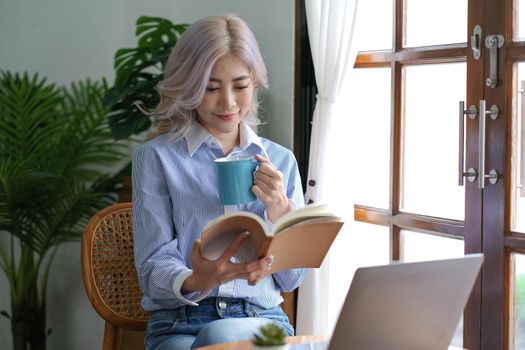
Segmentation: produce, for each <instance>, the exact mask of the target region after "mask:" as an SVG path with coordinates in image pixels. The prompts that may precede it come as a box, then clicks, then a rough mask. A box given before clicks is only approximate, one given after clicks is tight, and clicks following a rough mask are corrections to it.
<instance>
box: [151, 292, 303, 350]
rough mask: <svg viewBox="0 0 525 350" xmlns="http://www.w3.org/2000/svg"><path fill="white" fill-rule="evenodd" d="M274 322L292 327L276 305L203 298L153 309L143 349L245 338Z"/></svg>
mask: <svg viewBox="0 0 525 350" xmlns="http://www.w3.org/2000/svg"><path fill="white" fill-rule="evenodd" d="M269 322H274V323H277V324H278V325H279V326H281V328H283V330H284V331H285V333H286V334H288V335H293V334H294V330H293V327H292V325H291V324H290V322H289V320H288V317H287V316H286V314H285V313H284V312H283V310H282V309H281V307H280V306H276V307H274V308H271V309H264V308H261V307H259V306H256V305H253V304H250V303H249V302H247V301H245V300H243V299H237V298H222V297H214V298H206V299H204V300H202V301H200V302H199V306H183V307H179V308H177V309H164V310H157V311H153V312H152V313H151V315H150V319H149V321H148V326H147V329H146V339H145V345H146V350H189V349H193V348H197V347H201V346H206V345H211V344H217V343H223V342H231V341H239V340H247V339H251V338H252V337H253V333H254V331H255V330H257V329H258V328H259V327H260V326H262V325H264V324H266V323H269Z"/></svg>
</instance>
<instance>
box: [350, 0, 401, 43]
mask: <svg viewBox="0 0 525 350" xmlns="http://www.w3.org/2000/svg"><path fill="white" fill-rule="evenodd" d="M393 4H394V2H393V1H392V0H365V1H360V2H359V8H358V13H357V20H356V27H355V31H354V38H355V40H356V45H357V50H359V51H370V50H391V49H392V16H393Z"/></svg>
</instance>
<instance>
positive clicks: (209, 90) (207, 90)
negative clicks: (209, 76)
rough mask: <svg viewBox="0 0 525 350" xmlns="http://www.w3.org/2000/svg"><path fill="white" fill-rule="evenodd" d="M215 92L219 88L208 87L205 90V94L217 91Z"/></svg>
mask: <svg viewBox="0 0 525 350" xmlns="http://www.w3.org/2000/svg"><path fill="white" fill-rule="evenodd" d="M217 90H219V88H216V87H210V86H208V87H207V88H206V92H214V91H217Z"/></svg>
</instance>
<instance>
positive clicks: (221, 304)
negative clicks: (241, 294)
mask: <svg viewBox="0 0 525 350" xmlns="http://www.w3.org/2000/svg"><path fill="white" fill-rule="evenodd" d="M219 309H222V310H224V309H226V302H225V301H219Z"/></svg>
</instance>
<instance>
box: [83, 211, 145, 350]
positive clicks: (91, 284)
mask: <svg viewBox="0 0 525 350" xmlns="http://www.w3.org/2000/svg"><path fill="white" fill-rule="evenodd" d="M82 277H83V280H84V286H85V289H86V292H87V295H88V297H89V300H90V301H91V304H92V305H93V308H94V309H95V310H96V311H97V313H98V314H99V315H100V316H101V317H102V318H103V319H104V320H105V321H106V324H105V328H104V341H103V350H110V349H144V330H145V329H146V324H147V320H148V317H149V316H148V313H147V312H146V311H144V309H142V307H141V305H140V300H141V298H142V292H141V290H140V288H139V285H138V279H137V271H136V270H135V265H134V258H133V232H132V214H131V203H120V204H115V205H112V206H110V207H107V208H105V209H103V210H101V211H100V212H99V213H97V214H96V215H94V216H93V218H91V220H90V221H89V223H88V225H87V228H86V230H85V232H84V237H83V239H82Z"/></svg>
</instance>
